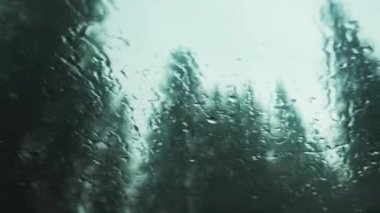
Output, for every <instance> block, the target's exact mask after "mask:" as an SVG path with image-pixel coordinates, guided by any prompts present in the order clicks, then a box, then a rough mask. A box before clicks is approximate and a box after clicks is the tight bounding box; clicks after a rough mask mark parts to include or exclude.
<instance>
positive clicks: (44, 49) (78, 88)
mask: <svg viewBox="0 0 380 213" xmlns="http://www.w3.org/2000/svg"><path fill="white" fill-rule="evenodd" d="M106 2H107V1H91V2H90V1H70V0H69V1H57V0H51V1H50V0H30V1H27V0H17V1H8V0H6V1H2V2H1V3H0V8H1V9H0V10H1V19H2V23H4V26H5V28H3V27H1V28H0V30H1V32H0V34H1V36H2V39H0V46H1V51H0V52H1V53H0V54H1V57H2V60H1V62H0V63H1V67H2V70H3V71H1V74H0V75H1V77H0V78H1V80H0V81H1V83H0V85H1V90H0V91H1V92H0V103H1V105H2V110H1V112H0V113H1V115H0V116H1V118H2V119H1V121H0V141H1V143H0V144H1V145H0V152H1V153H0V155H1V156H2V157H0V165H1V168H2V169H3V170H2V174H3V175H2V176H1V180H0V208H1V209H4V211H7V210H8V209H10V211H12V212H39V213H43V212H78V211H79V210H78V209H80V208H85V209H86V208H87V207H86V205H87V204H86V203H91V202H92V201H91V199H92V198H89V196H87V195H89V194H91V192H90V191H91V190H89V188H88V187H89V185H91V184H90V183H92V182H94V179H97V180H96V181H95V182H101V184H103V185H104V184H105V182H106V180H105V178H103V180H101V179H102V178H101V177H97V176H96V175H94V177H89V175H88V174H89V173H92V170H99V169H100V167H101V166H100V165H104V164H108V163H107V162H105V161H103V160H100V159H99V158H101V159H103V158H106V157H105V155H106V154H105V152H108V151H104V153H103V152H100V153H102V154H100V153H99V155H100V156H102V157H100V156H99V157H95V156H96V155H98V154H97V153H96V152H97V151H98V150H97V149H96V147H97V145H96V143H97V141H102V142H103V143H104V144H106V143H108V141H107V140H112V139H107V138H111V137H108V136H107V135H108V134H111V133H112V132H113V133H114V134H119V133H120V132H123V131H121V129H120V128H122V126H121V123H124V121H123V122H121V121H120V120H118V119H117V118H116V117H117V116H116V115H115V113H117V112H120V110H122V108H123V107H121V106H119V104H121V103H125V104H127V102H126V101H125V100H121V101H115V99H118V98H119V97H118V95H117V94H118V93H119V92H120V85H119V83H118V82H117V80H116V79H115V78H113V75H112V73H113V71H112V70H111V68H110V61H109V59H108V57H107V56H106V54H104V53H103V51H102V48H101V46H100V45H99V43H100V42H99V41H97V40H96V39H94V36H93V35H92V34H91V30H88V29H89V28H90V27H91V26H92V24H97V23H100V22H101V21H102V20H103V19H104V18H105V16H106V11H105V10H106V8H107V7H106V6H105V4H106ZM100 8H102V9H101V10H100ZM3 12H4V13H3ZM3 15H4V16H3ZM3 36H4V37H3ZM3 38H4V40H3ZM114 103H116V104H114ZM119 107H120V108H119ZM120 113H121V112H120ZM123 116H124V115H123ZM108 119H110V120H108ZM111 120H112V121H111ZM112 122H115V123H114V124H113V123H112ZM125 122H127V121H126V120H125ZM115 124H118V126H114V125H115ZM125 125H128V122H127V123H125ZM119 136H120V137H121V138H122V140H123V141H125V135H119ZM106 149H107V150H110V149H109V148H106ZM114 149H116V148H114ZM117 150H119V149H117ZM121 150H122V149H120V150H119V151H118V152H115V153H114V157H116V158H118V157H119V156H124V155H122V154H120V152H123V151H121ZM110 152H113V151H110ZM3 153H7V154H5V155H3ZM94 160H97V162H99V164H100V165H95V164H96V163H95V162H94ZM115 161H118V160H116V159H115ZM108 165H110V164H108ZM115 166H116V167H122V166H121V164H118V165H115ZM107 167H108V166H107ZM87 173H88V174H87ZM95 173H96V172H95ZM115 176H116V175H115ZM116 178H117V177H115V179H116ZM109 181H110V182H111V181H113V180H109ZM119 183H120V185H118V187H120V188H122V184H121V182H119ZM119 183H118V184H119ZM96 187H99V191H101V192H99V193H100V194H105V193H104V191H105V188H103V189H102V188H101V187H100V186H99V185H92V187H91V188H96ZM107 196H109V195H107ZM112 196H113V198H115V196H117V195H116V194H115V196H114V195H112ZM17 203H19V204H20V205H15V204H17ZM103 205H104V204H103ZM107 205H109V203H108V204H107ZM98 207H99V206H98ZM116 208H118V207H116ZM103 212H107V211H103ZM108 212H109V211H108ZM112 212H117V211H112Z"/></svg>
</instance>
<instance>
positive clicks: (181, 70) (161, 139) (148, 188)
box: [140, 48, 203, 212]
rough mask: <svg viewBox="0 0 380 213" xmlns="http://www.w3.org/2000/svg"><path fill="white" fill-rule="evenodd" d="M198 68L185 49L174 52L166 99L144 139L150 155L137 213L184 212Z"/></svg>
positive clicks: (198, 111) (197, 113)
mask: <svg viewBox="0 0 380 213" xmlns="http://www.w3.org/2000/svg"><path fill="white" fill-rule="evenodd" d="M198 72H199V70H198V65H197V63H196V61H195V58H194V56H193V53H191V52H190V51H189V50H187V49H183V48H180V49H177V50H175V51H174V52H173V53H172V55H171V57H170V61H169V65H168V68H167V77H166V82H165V85H164V87H163V93H164V94H165V95H166V100H165V101H164V102H163V103H162V106H161V108H160V109H159V113H158V114H156V115H153V120H154V122H153V123H152V125H153V126H157V127H153V130H154V131H153V132H152V133H151V134H150V136H149V137H148V141H149V147H150V149H151V155H150V159H149V163H148V167H149V168H148V171H147V173H148V174H147V176H148V178H147V182H146V183H145V184H144V186H143V189H142V191H143V192H142V198H141V199H143V201H142V202H143V204H140V207H141V208H143V210H141V212H188V211H189V208H190V207H189V202H190V200H191V199H190V198H189V193H190V184H191V175H190V171H191V170H192V167H193V164H194V163H195V162H194V158H193V157H194V151H193V149H194V147H195V146H196V144H197V143H198V138H197V137H198V136H199V134H198V129H199V128H200V126H199V125H198V121H199V120H201V117H202V105H203V101H202V97H201V94H202V90H201V87H200V86H201V85H200V79H199V73H198Z"/></svg>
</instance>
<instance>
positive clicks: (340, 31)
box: [323, 1, 380, 211]
mask: <svg viewBox="0 0 380 213" xmlns="http://www.w3.org/2000/svg"><path fill="white" fill-rule="evenodd" d="M323 15H324V16H323V17H324V21H325V23H327V25H328V27H329V30H330V31H331V35H328V36H326V39H325V52H326V55H327V61H328V63H327V64H328V73H327V77H328V78H327V81H326V87H327V89H329V90H334V91H335V94H336V97H331V98H332V100H333V101H332V104H333V105H334V103H337V104H336V105H335V106H334V107H335V108H336V110H337V111H338V113H339V122H340V124H341V126H342V129H343V130H344V135H343V136H342V137H343V138H344V140H343V141H345V142H346V143H349V145H350V149H349V150H347V151H346V157H347V158H346V162H347V163H349V165H350V166H351V169H352V177H351V178H352V183H353V185H352V186H353V188H352V189H350V190H351V191H350V192H349V196H350V197H351V198H352V199H351V205H352V209H354V210H356V211H359V210H366V209H367V208H377V209H379V208H380V206H379V204H378V202H377V200H378V199H377V197H379V196H380V194H379V192H380V184H379V181H378V180H379V179H380V172H379V168H380V167H379V165H380V154H379V151H380V143H379V140H378V139H379V137H380V131H379V128H380V123H379V118H380V116H379V111H378V109H379V107H380V97H379V95H378V93H379V91H380V81H379V77H378V74H377V73H378V71H377V70H378V66H379V61H378V60H377V59H375V58H374V57H373V56H371V53H372V52H373V49H372V47H370V46H369V45H367V44H365V43H366V42H365V41H361V40H362V39H360V38H359V36H358V32H359V25H358V23H357V22H356V21H352V20H350V19H349V17H348V16H347V15H346V14H345V12H344V11H343V9H342V6H341V5H340V4H338V3H335V2H333V1H329V2H328V4H327V5H326V8H325V10H324V13H323ZM338 106H340V107H338Z"/></svg>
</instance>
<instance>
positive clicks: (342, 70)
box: [0, 0, 380, 213]
mask: <svg viewBox="0 0 380 213" xmlns="http://www.w3.org/2000/svg"><path fill="white" fill-rule="evenodd" d="M110 5H113V3H112V1H105V0H104V1H100V0H99V1H89V0H81V1H73V0H72V1H70V0H66V1H61V0H17V1H14V0H3V1H2V2H1V3H0V20H1V22H2V24H1V26H0V47H1V48H0V56H1V60H0V66H1V71H0V104H1V110H0V169H1V175H0V208H1V209H2V210H1V211H3V212H30V213H45V212H46V213H48V212H49V213H51V212H57V213H61V212H62V213H85V212H88V213H122V212H128V213H178V212H179V213H227V212H239V213H304V212H310V213H321V212H331V213H343V212H344V213H351V212H352V213H354V212H355V213H356V212H358V213H359V212H368V213H369V212H372V213H375V212H380V202H379V201H380V200H379V199H380V142H379V141H378V138H379V137H380V123H378V120H380V113H379V109H380V95H379V94H380V79H379V75H378V73H379V72H378V69H379V65H380V64H379V63H380V62H379V60H378V59H377V58H376V57H375V56H373V55H371V53H373V52H374V49H373V48H372V47H371V46H370V45H368V44H366V42H365V41H361V39H360V37H359V35H358V32H359V26H358V23H357V22H356V21H353V20H350V18H349V14H346V13H345V12H344V11H343V9H342V6H341V5H339V4H338V3H335V2H334V1H326V3H325V4H324V5H323V8H322V10H321V21H322V22H323V23H324V25H325V28H326V29H325V32H323V33H322V34H323V35H321V36H324V37H323V38H324V46H323V47H321V51H324V54H325V63H326V66H324V68H325V70H321V73H322V74H321V80H320V81H321V87H323V89H324V91H326V94H325V95H326V97H328V99H329V100H330V103H329V104H330V107H331V108H333V109H334V110H335V111H336V112H337V114H338V119H337V126H338V127H339V129H340V132H339V135H338V136H337V137H335V140H336V141H330V142H329V144H333V145H330V146H323V145H321V144H318V141H317V142H316V140H318V139H315V138H313V137H310V135H308V133H307V130H306V128H305V125H304V123H303V120H302V116H301V114H300V110H299V108H298V106H297V102H296V101H295V100H293V99H291V98H289V95H288V92H287V88H286V85H285V84H284V83H283V82H281V81H278V82H277V84H276V85H275V86H274V88H272V91H268V94H269V93H271V94H273V95H274V97H275V98H274V99H275V101H274V103H273V106H270V108H268V107H267V106H264V105H263V104H262V103H260V101H259V100H258V98H257V94H256V90H255V85H254V84H252V83H249V82H246V84H245V86H243V87H239V86H233V85H230V86H227V87H223V85H219V86H217V87H215V88H214V89H213V90H212V91H208V90H206V89H204V86H203V85H202V84H203V83H202V79H201V70H200V69H201V68H200V66H199V64H198V62H197V57H196V54H195V53H194V52H195V51H196V50H192V49H190V48H191V47H190V48H175V49H173V51H172V52H171V54H170V55H169V56H168V61H167V66H166V67H163V68H162V71H163V72H165V74H164V78H163V79H162V82H161V83H162V86H161V88H160V93H161V94H163V95H162V99H159V100H158V101H159V103H156V105H154V106H153V107H152V110H151V112H150V116H149V119H148V120H149V121H148V122H147V123H148V124H149V128H148V129H149V130H148V132H147V134H141V133H140V131H139V128H140V127H139V126H137V125H136V123H135V120H134V117H133V110H134V109H133V107H131V105H130V104H129V102H130V101H131V97H130V96H129V94H128V91H127V92H126V94H124V91H123V89H122V85H121V82H120V81H119V80H118V79H117V76H118V74H117V73H115V72H116V71H115V70H112V68H111V67H112V66H111V64H112V61H111V59H110V58H109V57H108V56H107V53H106V52H105V51H104V50H103V46H102V41H101V40H100V39H99V38H98V37H97V35H96V34H97V30H98V28H99V26H100V24H101V23H102V22H103V21H104V19H106V17H107V15H108V13H110V10H111V9H110V7H111V6H110ZM126 60H128V59H126ZM274 60H275V59H274ZM138 141H144V142H145V144H144V146H143V150H140V152H141V155H143V157H142V159H143V160H141V162H139V164H138V166H136V165H134V166H131V161H132V160H133V159H132V158H133V157H134V154H132V151H131V149H132V148H131V146H133V144H134V143H137V142H138ZM330 150H334V151H335V152H337V153H338V154H339V155H340V157H341V159H342V162H343V163H344V165H345V166H346V167H347V168H348V169H347V171H346V170H345V171H344V172H345V173H344V174H343V173H342V172H341V171H339V169H338V170H337V169H336V168H333V166H332V165H330V164H329V163H328V161H327V160H326V152H328V151H330ZM132 168H133V169H132ZM343 176H344V177H343Z"/></svg>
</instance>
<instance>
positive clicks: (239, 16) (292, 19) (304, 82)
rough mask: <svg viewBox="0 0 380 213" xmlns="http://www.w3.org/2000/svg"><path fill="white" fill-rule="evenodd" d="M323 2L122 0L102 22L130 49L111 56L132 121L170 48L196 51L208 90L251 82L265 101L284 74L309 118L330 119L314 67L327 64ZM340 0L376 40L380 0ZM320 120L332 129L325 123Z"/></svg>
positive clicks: (141, 115) (140, 114) (140, 113)
mask: <svg viewBox="0 0 380 213" xmlns="http://www.w3.org/2000/svg"><path fill="white" fill-rule="evenodd" d="M321 2H324V0H286V1H284V0H265V1H264V0H119V1H118V3H116V4H118V11H116V12H114V13H113V15H112V16H111V17H110V18H109V20H108V21H107V22H106V25H107V28H108V30H109V33H110V34H118V36H122V37H123V38H125V39H127V40H128V41H129V43H130V47H128V48H125V47H124V48H123V47H120V48H119V49H118V48H117V47H116V45H117V44H115V47H114V48H113V50H112V51H110V56H111V60H112V61H113V65H114V66H115V69H124V70H125V72H126V73H127V79H126V80H125V88H126V91H127V92H128V94H129V95H134V96H135V97H136V99H135V100H134V101H133V103H132V104H134V105H135V108H136V109H137V111H136V112H135V113H136V119H137V120H141V122H143V121H144V120H146V118H147V116H148V115H149V109H148V108H149V107H150V104H149V100H151V99H156V97H154V93H153V92H152V91H157V86H158V84H159V82H160V81H161V80H162V79H163V77H162V74H163V73H164V72H165V64H166V62H167V59H168V57H169V52H170V50H172V49H173V48H176V47H178V46H185V47H189V48H191V49H192V50H193V51H194V53H195V54H196V56H197V59H198V62H199V64H200V66H201V69H202V74H203V76H204V78H203V79H202V80H203V82H204V86H205V87H206V89H210V88H212V87H213V86H214V85H215V84H219V85H221V86H223V85H224V86H225V85H229V84H234V85H239V84H243V83H246V82H247V81H251V82H253V83H254V87H255V89H256V94H257V95H258V96H260V98H261V101H262V102H263V103H264V104H270V103H271V102H272V101H273V96H272V94H273V93H272V90H273V89H274V88H273V86H274V83H275V82H276V81H277V80H278V79H281V80H282V81H283V82H284V84H285V87H286V88H287V90H288V91H289V94H290V96H291V98H294V99H295V100H296V101H297V105H298V107H299V108H300V109H301V112H302V114H303V116H304V119H305V122H306V123H308V122H311V121H313V120H315V118H316V117H319V119H320V120H322V121H323V120H324V122H327V121H326V120H327V119H328V118H327V117H328V116H330V115H329V114H327V113H326V98H325V91H323V90H322V89H321V87H320V84H319V81H318V72H321V71H323V70H324V69H325V63H324V57H325V56H324V54H323V51H322V48H323V46H322V34H321V31H320V28H319V27H320V23H319V21H318V20H319V19H318V16H319V8H320V4H321ZM341 2H344V3H343V4H344V5H346V10H348V11H349V14H350V15H351V17H352V18H353V19H356V20H358V21H359V23H360V26H361V29H362V30H361V36H362V37H363V38H366V39H368V40H369V41H371V43H373V44H377V43H378V42H380V30H378V26H377V25H378V23H380V13H378V11H379V9H380V1H379V0H360V1H359V0H342V1H341ZM111 43H112V42H111ZM111 43H110V45H111V46H112V44H111ZM376 46H377V45H376ZM376 46H375V49H376ZM376 54H377V53H376ZM322 126H324V128H325V129H326V130H325V131H327V132H326V134H329V133H328V131H330V128H329V126H328V125H324V124H323V125H322Z"/></svg>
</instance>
